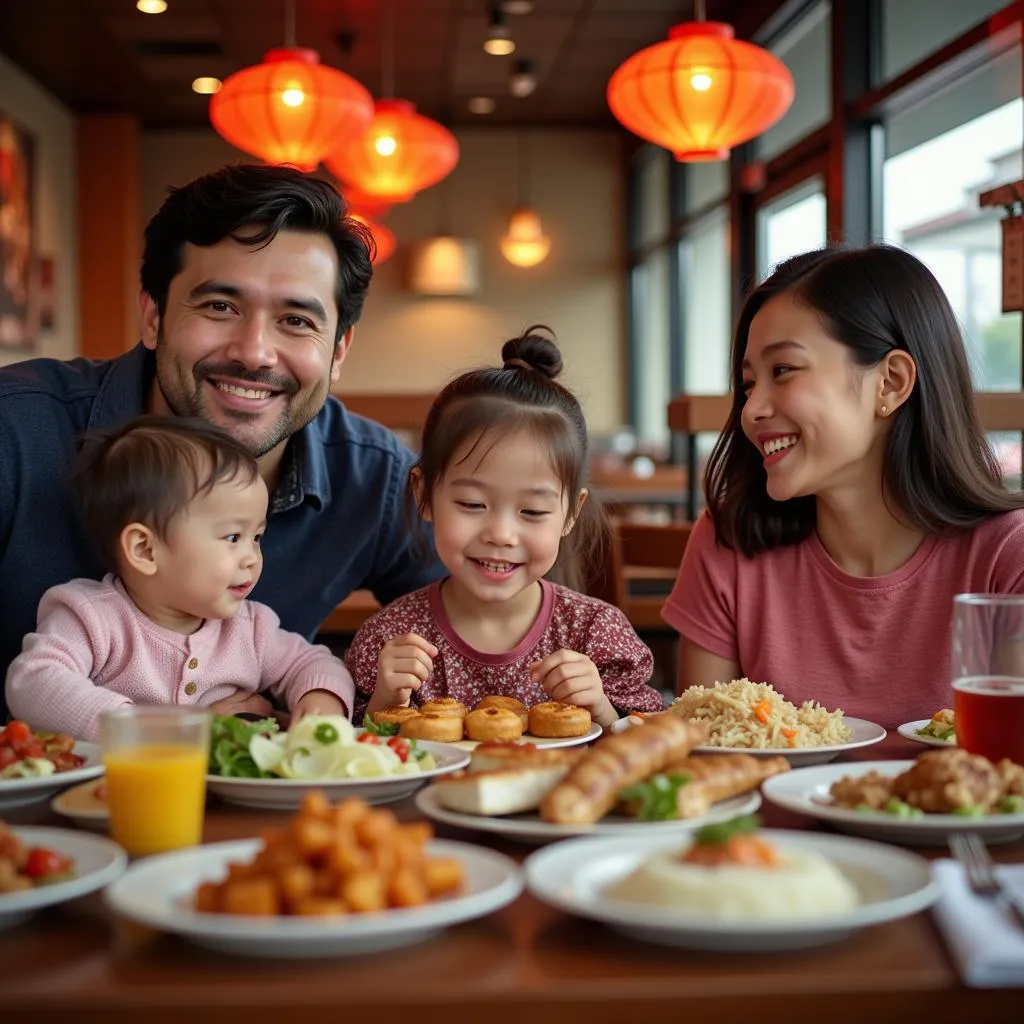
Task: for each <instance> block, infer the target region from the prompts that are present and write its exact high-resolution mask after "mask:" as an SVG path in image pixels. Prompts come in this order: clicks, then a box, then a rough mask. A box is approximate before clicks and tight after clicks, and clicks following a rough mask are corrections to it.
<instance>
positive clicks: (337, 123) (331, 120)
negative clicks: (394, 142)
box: [210, 47, 373, 171]
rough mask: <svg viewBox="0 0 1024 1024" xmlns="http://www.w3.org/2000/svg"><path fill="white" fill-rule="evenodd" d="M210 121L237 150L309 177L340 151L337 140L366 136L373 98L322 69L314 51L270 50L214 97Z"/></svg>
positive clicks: (342, 77) (349, 81)
mask: <svg viewBox="0 0 1024 1024" xmlns="http://www.w3.org/2000/svg"><path fill="white" fill-rule="evenodd" d="M210 120H211V121H212V122H213V127H214V128H215V129H216V130H217V131H218V132H219V133H220V135H222V136H223V137H224V138H225V139H226V140H227V141H228V142H230V143H231V145H233V146H237V147H238V149H241V150H244V151H245V152H246V153H251V154H253V156H258V157H260V159H262V160H265V161H266V162H267V163H270V164H294V165H295V166H296V167H300V168H301V169H302V170H304V171H311V170H314V169H315V168H316V166H317V164H319V163H320V161H321V160H322V159H323V158H324V157H325V156H326V155H327V154H328V153H330V152H331V150H332V149H337V147H338V137H339V136H342V137H346V136H357V135H361V134H362V133H363V131H365V130H366V128H367V127H368V126H369V124H370V122H371V121H372V120H373V97H372V96H371V95H370V93H369V92H368V91H367V90H366V89H365V88H364V87H363V86H362V85H360V84H359V82H357V81H356V80H355V79H354V78H350V77H349V76H348V75H346V74H343V73H342V72H341V71H337V70H335V69H334V68H328V67H324V66H323V65H322V64H321V63H320V55H319V54H318V53H317V52H316V50H309V49H305V48H301V47H298V48H296V47H292V48H288V49H280V50H270V51H268V52H267V54H266V56H265V57H264V58H263V63H262V64H256V65H254V66H253V67H248V68H243V69H242V70H241V71H237V72H236V73H235V74H233V75H231V76H230V77H229V78H228V79H227V80H226V81H225V82H224V84H223V85H222V86H221V89H220V92H218V93H215V94H214V95H213V96H211V97H210Z"/></svg>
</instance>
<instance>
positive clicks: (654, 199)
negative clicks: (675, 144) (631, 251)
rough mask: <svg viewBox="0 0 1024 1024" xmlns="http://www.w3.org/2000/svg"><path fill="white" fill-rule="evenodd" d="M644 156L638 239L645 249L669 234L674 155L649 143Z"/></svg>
mask: <svg viewBox="0 0 1024 1024" xmlns="http://www.w3.org/2000/svg"><path fill="white" fill-rule="evenodd" d="M641 159H642V163H641V165H640V172H639V174H638V175H637V188H638V189H639V196H638V205H637V209H638V213H639V223H638V224H637V231H636V237H635V242H636V245H637V247H638V248H641V249H643V248H645V247H646V246H648V245H651V244H652V243H655V242H659V241H661V240H662V239H663V238H665V237H666V236H667V235H668V227H669V209H668V196H669V184H668V177H669V165H670V164H671V161H672V157H671V155H670V154H669V152H668V150H665V149H659V148H658V147H656V146H648V147H647V151H646V152H645V153H644V154H643V156H642V158H641Z"/></svg>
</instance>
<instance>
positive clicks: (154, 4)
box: [135, 0, 167, 14]
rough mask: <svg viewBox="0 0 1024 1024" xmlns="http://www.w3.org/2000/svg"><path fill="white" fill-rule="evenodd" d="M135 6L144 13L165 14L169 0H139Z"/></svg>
mask: <svg viewBox="0 0 1024 1024" xmlns="http://www.w3.org/2000/svg"><path fill="white" fill-rule="evenodd" d="M135 8H136V10H139V11H142V13H143V14H163V13H164V11H166V10H167V0H138V2H137V3H136V4H135Z"/></svg>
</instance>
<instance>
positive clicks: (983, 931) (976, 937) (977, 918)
mask: <svg viewBox="0 0 1024 1024" xmlns="http://www.w3.org/2000/svg"><path fill="white" fill-rule="evenodd" d="M932 868H933V870H934V873H935V878H936V880H937V881H938V883H939V885H940V886H941V889H942V895H941V896H940V897H939V899H938V902H937V903H936V904H935V906H934V908H933V912H934V914H935V919H936V921H937V922H938V924H939V928H940V929H941V931H942V934H943V936H944V937H945V939H946V943H947V944H948V946H949V951H950V953H951V954H952V955H953V959H954V960H955V961H956V964H957V967H958V968H959V970H960V976H961V977H962V978H963V981H964V984H965V985H971V986H973V987H975V988H1010V987H1012V986H1014V985H1024V928H1021V927H1020V925H1018V924H1017V923H1016V922H1015V921H1014V919H1013V918H1012V917H1011V916H1010V915H1009V914H1008V913H1007V910H1006V905H1005V903H1003V902H1002V901H1001V900H999V899H998V898H996V899H993V898H991V897H988V898H985V897H982V896H975V895H974V893H973V892H971V890H970V887H969V886H968V885H967V879H966V877H965V876H964V869H963V868H962V867H961V866H960V864H958V863H957V862H956V861H955V860H938V861H935V862H933V864H932ZM996 874H997V875H998V876H999V878H1000V880H1001V881H1002V883H1003V885H1004V886H1005V887H1006V889H1007V891H1011V892H1014V893H1016V895H1017V897H1018V898H1019V899H1024V864H999V865H997V866H996Z"/></svg>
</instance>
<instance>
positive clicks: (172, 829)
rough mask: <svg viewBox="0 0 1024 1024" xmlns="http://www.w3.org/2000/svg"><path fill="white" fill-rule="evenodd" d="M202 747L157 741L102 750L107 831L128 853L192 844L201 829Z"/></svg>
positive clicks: (204, 756) (198, 838)
mask: <svg viewBox="0 0 1024 1024" xmlns="http://www.w3.org/2000/svg"><path fill="white" fill-rule="evenodd" d="M207 757H208V755H207V753H206V751H205V750H200V749H198V748H196V747H188V746H175V745H173V744H160V745H156V744H154V745H152V746H142V747H130V748H126V749H124V750H115V751H112V752H111V753H109V754H106V755H105V756H104V758H103V763H104V764H105V765H106V768H107V780H106V784H107V804H108V806H109V807H110V834H111V836H112V837H113V839H114V842H116V843H120V844H121V846H123V847H124V848H125V849H126V850H127V851H128V852H129V853H130V854H131V855H132V856H133V857H144V856H146V855H147V854H150V853H162V852H163V851H165V850H177V849H179V848H180V847H183V846H195V845H196V844H197V843H199V842H200V841H201V839H202V835H203V812H204V804H205V801H206V768H207Z"/></svg>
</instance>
